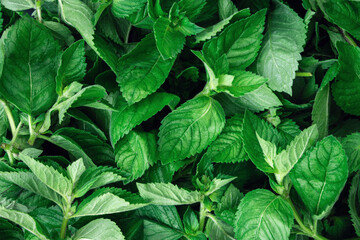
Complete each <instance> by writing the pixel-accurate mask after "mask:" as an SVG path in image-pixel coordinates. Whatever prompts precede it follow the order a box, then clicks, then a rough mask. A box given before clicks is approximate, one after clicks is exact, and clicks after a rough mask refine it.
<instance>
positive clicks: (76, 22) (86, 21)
mask: <svg viewBox="0 0 360 240" xmlns="http://www.w3.org/2000/svg"><path fill="white" fill-rule="evenodd" d="M58 7H59V12H60V14H61V17H62V19H63V20H64V22H65V23H67V24H69V25H70V26H73V27H74V28H75V29H76V30H77V31H78V32H79V33H80V34H81V36H82V37H83V39H84V40H85V41H86V42H87V44H89V46H91V47H92V48H94V42H93V39H94V36H93V35H94V25H93V22H92V19H93V12H92V11H91V10H90V8H89V7H88V6H87V5H86V4H85V3H84V2H82V1H80V0H59V5H58ZM79 13H81V14H79Z"/></svg>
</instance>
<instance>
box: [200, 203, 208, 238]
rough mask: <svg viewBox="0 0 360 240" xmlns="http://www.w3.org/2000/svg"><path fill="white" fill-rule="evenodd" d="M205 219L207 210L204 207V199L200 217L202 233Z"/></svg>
mask: <svg viewBox="0 0 360 240" xmlns="http://www.w3.org/2000/svg"><path fill="white" fill-rule="evenodd" d="M205 217H206V209H205V205H204V200H203V199H202V200H201V202H200V216H199V224H200V231H201V232H202V231H204V226H205Z"/></svg>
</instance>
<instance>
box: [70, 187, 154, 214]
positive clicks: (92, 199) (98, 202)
mask: <svg viewBox="0 0 360 240" xmlns="http://www.w3.org/2000/svg"><path fill="white" fill-rule="evenodd" d="M124 197H127V198H128V199H126V198H124ZM147 204H148V203H147V202H145V201H144V200H142V199H141V198H139V197H138V195H135V194H131V193H129V192H127V191H125V190H122V189H115V188H108V189H99V190H97V191H95V192H94V193H93V194H91V195H90V196H89V197H87V198H85V199H84V200H83V201H82V202H81V203H80V204H79V206H78V207H77V210H76V212H75V214H74V215H72V216H71V217H72V218H76V217H84V216H99V215H105V214H113V213H119V212H125V211H130V210H134V209H137V208H141V207H143V206H146V205H147Z"/></svg>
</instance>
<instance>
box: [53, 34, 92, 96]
mask: <svg viewBox="0 0 360 240" xmlns="http://www.w3.org/2000/svg"><path fill="white" fill-rule="evenodd" d="M85 71H86V62H85V46H84V40H79V41H77V42H75V43H73V44H72V45H71V46H70V47H69V48H67V49H66V50H65V52H64V53H63V54H62V56H61V64H60V67H59V69H58V71H57V76H56V92H57V93H58V94H59V95H60V96H61V95H62V90H63V88H64V87H65V86H67V85H69V84H70V83H72V82H74V81H79V82H80V81H82V80H83V78H84V76H85Z"/></svg>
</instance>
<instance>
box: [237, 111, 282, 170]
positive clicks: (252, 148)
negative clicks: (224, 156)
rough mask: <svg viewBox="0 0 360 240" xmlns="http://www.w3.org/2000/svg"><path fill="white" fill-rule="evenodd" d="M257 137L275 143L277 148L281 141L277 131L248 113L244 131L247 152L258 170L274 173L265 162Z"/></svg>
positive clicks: (245, 117) (243, 137) (246, 113)
mask: <svg viewBox="0 0 360 240" xmlns="http://www.w3.org/2000/svg"><path fill="white" fill-rule="evenodd" d="M257 136H259V137H261V138H262V139H264V140H266V141H268V142H272V143H274V144H275V146H277V145H278V144H279V141H280V140H279V138H280V137H279V133H278V132H277V131H276V129H274V128H273V127H272V126H271V125H270V124H269V123H267V122H265V121H264V120H262V119H260V118H259V117H257V116H256V115H254V114H253V113H251V112H249V111H246V112H245V116H244V124H243V131H242V139H243V141H244V148H245V151H246V152H247V154H248V155H249V157H250V159H251V161H252V162H253V163H254V164H255V166H256V167H257V168H258V169H260V170H261V171H263V172H270V173H271V172H274V171H275V170H274V169H273V168H272V167H271V165H269V164H268V163H267V162H266V160H265V156H264V154H263V151H262V148H261V145H260V142H259V140H258V137H257Z"/></svg>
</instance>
